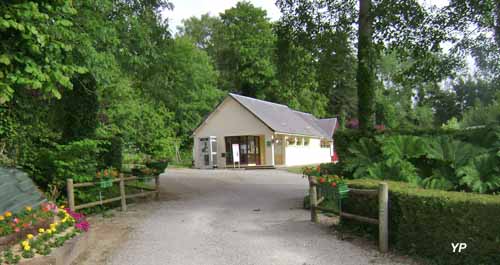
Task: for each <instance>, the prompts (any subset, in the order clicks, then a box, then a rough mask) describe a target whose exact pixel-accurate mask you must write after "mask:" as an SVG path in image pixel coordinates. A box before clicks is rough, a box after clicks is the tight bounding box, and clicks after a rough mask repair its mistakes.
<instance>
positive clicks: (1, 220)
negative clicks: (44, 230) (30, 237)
mask: <svg viewBox="0 0 500 265" xmlns="http://www.w3.org/2000/svg"><path fill="white" fill-rule="evenodd" d="M54 209H55V210H54ZM56 213H57V206H55V204H52V203H42V204H41V205H40V207H38V208H35V209H33V208H32V207H31V206H26V207H25V208H24V209H23V210H22V211H20V212H18V213H16V214H14V213H12V212H10V211H7V212H5V213H3V215H0V236H6V235H9V234H12V233H21V232H23V230H26V229H33V228H34V227H36V226H37V225H38V224H40V223H44V222H45V221H46V220H48V219H50V218H52V217H54V215H55V214H56Z"/></svg>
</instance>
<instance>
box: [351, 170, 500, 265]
mask: <svg viewBox="0 0 500 265" xmlns="http://www.w3.org/2000/svg"><path fill="white" fill-rule="evenodd" d="M348 183H349V186H350V187H355V188H365V189H366V188H368V189H370V188H376V187H377V186H378V181H375V180H349V181H348ZM389 205H390V206H389V208H390V210H389V220H390V224H389V236H390V244H391V246H392V247H393V248H395V249H397V250H399V251H402V252H404V253H408V254H415V255H418V256H421V257H425V258H428V259H429V260H431V261H432V262H434V263H436V264H474V265H477V264H496V263H497V262H498V260H500V251H499V250H500V249H499V248H500V226H499V225H498V224H497V222H498V220H500V197H499V196H495V195H480V194H473V193H463V192H447V191H439V190H423V189H418V188H411V187H409V186H408V184H406V183H401V182H389ZM343 210H345V211H346V212H349V213H354V214H360V215H363V216H368V217H373V218H377V200H376V199H374V198H367V197H362V196H356V197H352V196H350V197H349V198H348V199H347V200H345V201H344V202H343ZM353 224H355V225H356V227H359V223H355V222H353V221H349V220H345V221H343V225H346V226H347V227H349V226H350V227H353V226H352V225H353ZM365 226H368V225H365ZM367 231H371V232H373V233H376V227H373V226H372V227H370V229H368V230H367ZM375 235H376V234H375ZM457 242H464V243H467V248H466V249H465V250H464V251H462V252H461V253H453V252H452V246H451V243H457Z"/></svg>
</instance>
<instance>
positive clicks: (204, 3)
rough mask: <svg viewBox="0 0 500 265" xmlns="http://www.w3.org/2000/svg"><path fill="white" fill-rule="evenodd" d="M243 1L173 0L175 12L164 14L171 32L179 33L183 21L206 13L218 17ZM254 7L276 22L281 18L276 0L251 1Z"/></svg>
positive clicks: (168, 11) (170, 11) (169, 11)
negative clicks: (263, 11)
mask: <svg viewBox="0 0 500 265" xmlns="http://www.w3.org/2000/svg"><path fill="white" fill-rule="evenodd" d="M240 1H241V0H171V2H172V3H173V4H174V10H167V11H164V12H163V16H164V17H167V18H168V22H169V26H170V30H171V31H172V32H176V31H177V26H180V25H181V22H182V20H183V19H186V18H190V17H192V16H196V17H200V16H201V15H203V14H205V13H210V15H213V16H217V15H219V13H222V12H224V10H226V9H228V8H231V7H233V6H236V3H238V2H240ZM249 2H251V3H252V4H253V5H255V6H257V7H260V8H262V9H264V10H266V11H267V16H268V17H269V18H270V19H271V20H273V21H275V20H277V19H278V18H279V17H280V11H279V9H278V8H277V7H276V5H275V4H274V3H275V0H251V1H249Z"/></svg>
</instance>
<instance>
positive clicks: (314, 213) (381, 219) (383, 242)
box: [309, 176, 389, 253]
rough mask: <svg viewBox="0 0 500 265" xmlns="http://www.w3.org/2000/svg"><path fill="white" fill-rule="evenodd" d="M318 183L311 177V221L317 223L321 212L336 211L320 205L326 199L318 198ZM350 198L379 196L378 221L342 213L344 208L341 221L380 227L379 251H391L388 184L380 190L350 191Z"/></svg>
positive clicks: (340, 216)
mask: <svg viewBox="0 0 500 265" xmlns="http://www.w3.org/2000/svg"><path fill="white" fill-rule="evenodd" d="M317 186H318V183H317V181H316V179H315V178H314V177H311V176H310V177H309V200H310V208H311V221H312V222H315V223H317V222H318V220H319V217H318V215H319V212H318V211H325V212H332V213H335V212H336V211H335V210H333V209H330V208H326V207H321V206H319V204H320V203H321V202H323V200H324V199H325V197H322V196H320V197H319V198H318V190H317ZM349 193H350V196H352V195H361V196H374V197H375V196H378V219H375V218H370V217H366V216H361V215H356V214H352V213H347V212H344V211H342V207H339V209H338V215H339V218H340V220H342V218H346V219H353V220H356V221H360V222H364V223H369V224H375V225H378V227H379V250H380V252H383V253H384V252H387V251H388V250H389V187H388V185H387V183H385V182H381V183H380V184H379V187H378V189H373V190H371V189H349Z"/></svg>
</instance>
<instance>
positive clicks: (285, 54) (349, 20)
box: [276, 1, 357, 122]
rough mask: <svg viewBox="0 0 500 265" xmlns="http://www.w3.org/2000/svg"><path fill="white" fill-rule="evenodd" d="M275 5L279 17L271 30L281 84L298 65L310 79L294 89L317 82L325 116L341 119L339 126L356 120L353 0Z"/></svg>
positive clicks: (280, 2)
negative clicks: (325, 103)
mask: <svg viewBox="0 0 500 265" xmlns="http://www.w3.org/2000/svg"><path fill="white" fill-rule="evenodd" d="M277 5H278V7H279V8H280V9H281V12H282V14H283V15H282V17H281V19H280V22H279V23H278V25H277V26H276V28H277V30H276V31H277V35H278V63H277V66H278V73H279V76H280V77H279V79H280V81H281V84H280V86H285V87H287V86H288V84H287V83H286V81H287V80H290V79H291V78H293V76H295V73H296V72H299V71H297V70H295V69H294V68H297V67H301V69H303V70H302V71H304V72H305V73H306V72H308V73H309V74H307V76H308V77H309V79H305V80H304V81H302V82H296V83H295V84H294V86H297V87H298V88H299V89H300V87H303V88H306V87H311V85H313V86H316V84H314V83H317V87H318V89H317V91H318V92H319V93H321V94H323V95H324V96H326V97H327V98H328V106H327V108H326V111H327V113H328V114H327V115H326V116H334V115H335V116H340V117H341V122H343V121H344V120H345V119H346V117H352V116H356V112H357V111H356V89H355V81H354V80H355V65H356V62H355V57H354V55H353V50H352V44H351V39H352V35H353V32H354V28H353V27H352V24H353V22H354V20H355V18H354V17H355V9H354V2H353V1H344V2H340V1H339V2H333V1H277ZM299 52H300V53H299ZM295 56H296V57H297V59H294V58H295ZM309 80H311V81H309ZM312 81H315V82H312ZM310 90H312V89H310ZM292 91H294V89H292ZM313 91H314V90H313Z"/></svg>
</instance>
